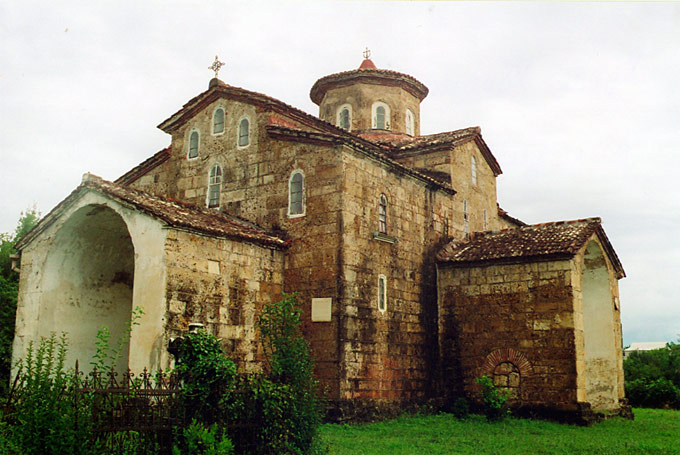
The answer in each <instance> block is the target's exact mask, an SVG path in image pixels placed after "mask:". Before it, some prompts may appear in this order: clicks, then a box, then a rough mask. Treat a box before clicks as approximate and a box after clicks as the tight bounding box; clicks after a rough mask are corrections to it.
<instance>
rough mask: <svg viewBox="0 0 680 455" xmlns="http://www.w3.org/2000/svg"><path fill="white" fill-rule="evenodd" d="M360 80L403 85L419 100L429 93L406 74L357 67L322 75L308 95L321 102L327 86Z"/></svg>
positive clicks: (314, 100)
mask: <svg viewBox="0 0 680 455" xmlns="http://www.w3.org/2000/svg"><path fill="white" fill-rule="evenodd" d="M361 80H367V81H371V82H378V83H382V84H389V85H397V86H400V87H403V88H404V89H405V90H406V91H408V92H409V93H411V94H412V95H413V96H415V97H416V98H418V99H419V100H421V101H422V100H423V99H424V98H425V97H426V96H427V94H428V93H429V89H428V88H427V87H426V86H425V84H423V83H422V82H420V81H419V80H418V79H416V78H415V77H413V76H409V75H408V74H404V73H399V72H397V71H392V70H383V69H377V68H359V69H355V70H350V71H343V72H341V73H335V74H330V75H328V76H324V77H322V78H321V79H319V80H317V81H316V82H315V83H314V85H313V86H312V89H311V90H310V91H309V97H310V98H311V99H312V101H313V102H314V103H315V104H321V101H322V100H323V97H324V95H325V94H326V92H327V91H328V89H329V88H331V87H333V86H339V85H345V84H350V83H356V82H359V81H361Z"/></svg>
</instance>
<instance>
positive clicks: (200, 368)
mask: <svg viewBox="0 0 680 455" xmlns="http://www.w3.org/2000/svg"><path fill="white" fill-rule="evenodd" d="M175 372H176V373H177V375H178V376H179V379H180V380H181V381H182V400H183V406H184V410H185V413H186V416H187V418H188V419H198V421H200V422H202V423H205V424H208V425H210V424H213V423H215V422H216V421H217V419H218V418H219V416H220V412H221V411H220V401H221V400H222V397H223V396H224V395H225V394H226V395H229V392H230V391H231V390H232V389H233V388H234V386H235V384H236V365H235V364H234V362H232V361H231V360H229V359H228V358H227V357H226V356H225V355H224V351H223V350H222V347H221V346H220V340H219V339H217V338H216V337H214V336H212V335H209V334H207V333H205V332H204V331H202V330H200V331H198V332H196V333H188V334H187V335H186V336H185V337H184V341H183V342H182V343H181V345H180V347H179V353H178V359H177V366H176V367H175Z"/></svg>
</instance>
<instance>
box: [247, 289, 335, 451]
mask: <svg viewBox="0 0 680 455" xmlns="http://www.w3.org/2000/svg"><path fill="white" fill-rule="evenodd" d="M257 325H258V327H259V329H260V333H261V335H262V344H263V346H264V350H265V355H266V358H267V359H268V361H269V364H270V375H271V376H270V378H271V380H272V382H274V383H275V384H280V385H285V386H288V387H289V388H290V395H289V396H290V399H288V400H285V401H284V402H282V403H281V405H282V406H284V405H285V406H286V408H285V409H282V411H281V413H282V415H284V416H286V421H287V422H286V426H287V427H288V428H289V429H290V431H291V433H292V434H291V435H290V436H289V437H288V439H289V440H291V441H292V443H293V445H294V446H295V447H296V448H297V449H298V451H299V452H300V453H309V451H310V450H311V447H312V442H313V440H314V436H315V434H316V431H317V429H318V427H319V425H320V423H321V411H322V409H321V402H320V400H319V390H318V383H317V381H316V379H315V378H314V371H313V369H314V366H313V362H312V359H311V355H310V352H309V345H308V343H307V340H305V339H304V337H303V336H302V332H301V329H300V325H301V323H300V309H299V304H298V301H297V298H296V296H295V295H290V294H283V300H281V301H279V302H275V303H271V304H268V305H265V307H264V309H263V311H262V314H261V315H260V317H259V318H258V321H257Z"/></svg>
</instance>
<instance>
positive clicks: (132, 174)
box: [115, 147, 170, 185]
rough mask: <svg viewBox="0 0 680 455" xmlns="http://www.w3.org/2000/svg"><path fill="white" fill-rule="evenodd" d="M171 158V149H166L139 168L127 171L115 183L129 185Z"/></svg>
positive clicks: (140, 164)
mask: <svg viewBox="0 0 680 455" xmlns="http://www.w3.org/2000/svg"><path fill="white" fill-rule="evenodd" d="M169 158H170V147H166V148H164V149H163V150H161V151H160V152H157V153H156V154H155V155H153V156H152V157H150V158H147V159H146V160H144V161H142V162H141V163H139V164H138V165H137V166H135V167H133V168H132V169H130V170H129V171H127V172H126V173H125V174H123V175H121V176H120V177H118V178H117V179H116V181H115V183H118V184H119V185H129V184H130V183H132V182H134V181H135V180H137V179H138V178H140V177H141V176H143V175H144V174H146V173H147V172H149V171H150V170H151V169H153V168H155V167H156V166H158V165H159V164H162V163H164V162H166V161H167V160H168V159H169Z"/></svg>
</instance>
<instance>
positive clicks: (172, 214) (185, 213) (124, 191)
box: [17, 174, 287, 249]
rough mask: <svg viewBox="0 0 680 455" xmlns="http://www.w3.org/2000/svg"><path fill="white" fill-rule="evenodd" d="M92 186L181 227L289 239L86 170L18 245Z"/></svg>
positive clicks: (266, 241) (274, 243)
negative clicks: (80, 180)
mask: <svg viewBox="0 0 680 455" xmlns="http://www.w3.org/2000/svg"><path fill="white" fill-rule="evenodd" d="M88 190H93V191H96V192H98V193H101V194H103V195H105V196H107V197H110V198H112V199H114V200H116V201H118V202H123V203H125V204H128V205H132V206H134V207H135V208H136V209H137V210H139V211H141V212H143V213H146V214H148V215H150V216H152V217H154V218H157V219H159V220H161V221H163V222H164V223H165V224H167V225H168V226H172V227H175V228H182V229H186V230H189V231H194V232H199V233H202V234H207V235H210V236H215V237H225V238H232V239H238V240H244V241H248V242H252V243H257V244H261V245H265V246H267V247H271V248H277V249H282V248H285V247H286V246H287V243H286V241H285V240H283V239H282V238H280V237H278V236H276V235H273V234H270V233H267V232H265V231H264V230H263V229H262V228H260V227H258V226H257V225H255V224H253V223H249V222H247V221H245V220H242V219H239V218H236V217H232V216H228V215H225V214H222V213H219V212H216V211H214V210H210V209H207V208H203V207H196V206H192V205H188V204H183V203H180V202H176V201H171V200H168V199H164V198H161V197H158V196H152V195H150V194H148V193H145V192H143V191H140V190H135V189H132V188H130V187H127V186H123V185H119V184H116V183H113V182H108V181H106V180H103V179H102V178H101V177H97V176H96V175H92V174H85V175H84V176H83V182H82V183H81V184H80V185H79V186H78V187H77V188H76V189H75V190H74V191H73V192H72V193H71V194H70V195H69V196H67V197H66V199H64V200H63V201H62V202H60V203H59V204H58V205H57V206H56V207H55V208H54V209H52V211H51V212H50V213H48V214H47V215H46V216H45V217H44V218H43V219H42V220H40V222H39V223H38V224H37V225H36V226H35V227H34V228H33V229H32V230H31V231H29V232H28V233H27V234H26V235H25V236H23V237H22V238H21V239H20V241H19V242H18V243H17V248H23V246H25V245H26V244H27V243H28V242H30V241H31V239H32V238H33V237H35V236H36V235H37V234H39V233H40V232H41V231H42V230H43V229H44V228H45V227H47V226H48V225H49V224H51V223H52V222H53V221H54V220H55V219H56V218H57V217H58V216H59V213H60V212H61V211H62V210H63V209H64V208H65V207H67V206H68V205H70V204H71V203H72V202H74V201H75V200H76V199H77V198H78V197H79V196H80V195H81V194H82V193H83V192H85V191H88Z"/></svg>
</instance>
